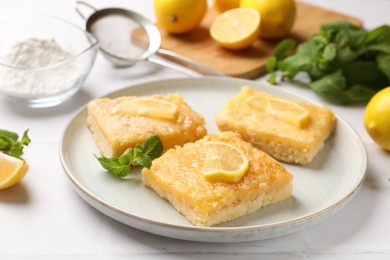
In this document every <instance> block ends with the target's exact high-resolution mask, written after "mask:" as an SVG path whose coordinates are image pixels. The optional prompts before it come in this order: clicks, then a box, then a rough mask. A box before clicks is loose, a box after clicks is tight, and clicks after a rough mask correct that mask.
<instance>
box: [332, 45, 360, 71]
mask: <svg viewBox="0 0 390 260" xmlns="http://www.w3.org/2000/svg"><path fill="white" fill-rule="evenodd" d="M356 58H357V54H356V52H355V51H353V50H352V49H351V48H350V47H349V46H344V47H342V48H339V49H337V53H336V57H335V59H334V60H333V62H334V64H335V66H338V67H341V66H343V65H345V64H347V63H350V62H352V61H353V60H355V59H356Z"/></svg>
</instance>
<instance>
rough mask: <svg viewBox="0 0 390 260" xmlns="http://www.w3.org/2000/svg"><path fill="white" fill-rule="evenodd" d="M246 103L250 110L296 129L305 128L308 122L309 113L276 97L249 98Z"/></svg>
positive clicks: (297, 105) (293, 103) (290, 102)
mask: <svg viewBox="0 0 390 260" xmlns="http://www.w3.org/2000/svg"><path fill="white" fill-rule="evenodd" d="M247 101H248V103H249V105H250V106H251V107H252V108H254V109H256V110H258V111H263V112H266V113H267V114H270V115H272V116H275V117H276V118H278V119H280V120H282V121H284V122H286V123H289V124H291V125H293V126H296V127H298V128H305V127H307V126H308V124H309V122H310V114H309V111H307V109H305V108H304V107H302V106H300V105H299V104H298V103H295V102H292V101H289V100H287V99H282V98H277V97H272V98H271V97H251V98H248V100H247Z"/></svg>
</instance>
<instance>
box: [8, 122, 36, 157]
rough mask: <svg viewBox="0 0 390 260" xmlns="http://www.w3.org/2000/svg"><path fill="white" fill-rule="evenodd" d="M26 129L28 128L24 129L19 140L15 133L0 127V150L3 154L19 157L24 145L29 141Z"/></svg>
mask: <svg viewBox="0 0 390 260" xmlns="http://www.w3.org/2000/svg"><path fill="white" fill-rule="evenodd" d="M28 131H29V129H27V130H25V131H24V132H23V136H22V138H21V139H20V140H19V135H18V134H17V133H15V132H11V131H8V130H4V129H0V150H2V151H3V152H4V153H5V154H8V155H10V156H13V157H16V158H19V159H21V157H22V155H23V148H24V146H28V145H29V144H30V142H31V140H30V138H29V137H28Z"/></svg>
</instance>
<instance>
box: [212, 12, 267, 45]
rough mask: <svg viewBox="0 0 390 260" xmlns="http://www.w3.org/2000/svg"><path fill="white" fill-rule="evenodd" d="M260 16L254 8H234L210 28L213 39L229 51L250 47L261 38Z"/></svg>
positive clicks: (217, 18) (218, 18)
mask: <svg viewBox="0 0 390 260" xmlns="http://www.w3.org/2000/svg"><path fill="white" fill-rule="evenodd" d="M259 31H260V14H259V12H257V11H256V10H254V9H252V8H234V9H230V10H228V11H226V12H224V13H222V14H220V15H218V16H217V17H216V18H215V20H214V21H213V23H212V25H211V27H210V35H211V37H212V38H213V39H214V40H215V41H216V42H217V43H219V44H220V45H222V46H224V47H225V48H228V49H233V50H240V49H244V48H247V47H249V46H250V45H251V44H253V43H254V42H255V41H256V39H257V38H258V36H259Z"/></svg>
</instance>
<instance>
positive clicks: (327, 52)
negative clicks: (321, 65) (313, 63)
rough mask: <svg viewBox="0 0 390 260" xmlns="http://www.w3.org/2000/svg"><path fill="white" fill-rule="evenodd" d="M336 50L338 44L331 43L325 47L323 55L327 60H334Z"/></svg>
mask: <svg viewBox="0 0 390 260" xmlns="http://www.w3.org/2000/svg"><path fill="white" fill-rule="evenodd" d="M336 52H337V50H336V44H334V43H330V44H328V45H327V46H326V47H325V49H324V52H323V53H322V57H323V58H324V59H325V60H327V61H332V60H333V59H334V58H335V57H336Z"/></svg>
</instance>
